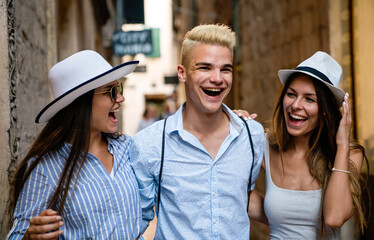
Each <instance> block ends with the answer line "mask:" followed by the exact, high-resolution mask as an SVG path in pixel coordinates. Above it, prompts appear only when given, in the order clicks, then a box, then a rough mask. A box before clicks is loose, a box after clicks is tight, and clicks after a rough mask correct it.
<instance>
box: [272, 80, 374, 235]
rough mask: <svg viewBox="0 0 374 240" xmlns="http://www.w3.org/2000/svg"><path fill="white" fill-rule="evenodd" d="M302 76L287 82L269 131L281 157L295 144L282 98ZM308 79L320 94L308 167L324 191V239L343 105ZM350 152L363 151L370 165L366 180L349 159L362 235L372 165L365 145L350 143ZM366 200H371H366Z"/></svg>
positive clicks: (316, 81)
mask: <svg viewBox="0 0 374 240" xmlns="http://www.w3.org/2000/svg"><path fill="white" fill-rule="evenodd" d="M300 75H305V74H302V73H294V74H292V75H291V76H290V77H289V78H288V80H287V81H286V83H285V85H284V87H283V89H282V90H281V93H280V96H279V99H278V101H277V104H276V106H275V111H274V114H273V118H272V127H271V130H270V131H269V132H268V139H269V144H270V146H271V147H272V148H273V149H274V150H276V151H277V152H278V153H279V154H280V156H282V152H284V151H286V150H287V149H288V148H289V147H290V146H291V144H292V136H290V134H289V133H288V132H287V128H286V123H285V118H284V109H283V99H284V96H285V94H286V92H287V89H288V87H289V86H290V84H291V82H292V80H294V79H295V78H296V77H298V76H300ZM306 76H308V77H309V78H310V79H311V80H312V82H313V84H314V87H315V90H316V94H317V104H318V123H317V127H316V128H315V129H314V130H313V131H312V132H311V135H310V138H309V150H308V152H307V154H308V156H309V160H308V165H309V170H310V173H311V174H312V176H313V177H314V179H316V180H317V181H318V182H319V184H320V185H321V188H322V199H321V209H320V227H321V238H322V239H323V238H324V236H325V232H326V227H325V221H324V215H323V204H324V196H325V192H326V188H327V185H328V183H329V180H330V176H331V168H332V167H333V166H334V161H335V155H336V151H337V145H336V133H337V131H338V128H339V123H340V120H341V118H342V114H341V112H340V103H339V102H338V101H337V100H336V99H335V98H334V97H331V96H333V94H332V92H331V91H330V89H329V88H327V87H326V86H325V85H324V84H323V83H322V82H321V81H319V80H316V79H314V78H313V77H311V76H309V75H306ZM350 151H361V152H362V154H363V156H364V161H365V162H366V164H367V166H368V167H367V172H366V174H365V176H366V179H365V177H363V176H362V175H361V173H360V171H358V170H357V167H356V166H355V164H354V163H353V161H352V160H351V159H349V163H348V165H349V171H350V172H351V174H349V185H350V191H351V195H352V200H353V216H354V217H355V219H356V230H357V232H361V233H363V231H364V229H365V227H366V226H367V220H368V217H369V216H368V215H366V214H368V213H369V212H370V211H368V209H369V210H370V194H369V188H368V186H367V177H368V172H369V165H368V159H367V157H366V155H365V149H364V148H363V146H361V145H360V144H358V143H357V142H355V141H351V143H350ZM281 159H282V158H281ZM282 161H283V160H282ZM282 166H283V162H282ZM365 197H367V198H369V199H365ZM365 203H367V204H368V205H367V207H368V209H366V204H365Z"/></svg>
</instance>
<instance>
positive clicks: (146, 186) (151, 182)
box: [130, 136, 155, 233]
mask: <svg viewBox="0 0 374 240" xmlns="http://www.w3.org/2000/svg"><path fill="white" fill-rule="evenodd" d="M141 141H142V139H141V137H137V136H135V137H134V142H133V145H132V147H131V149H130V162H131V166H132V168H133V170H134V172H135V175H136V179H137V181H138V186H139V193H140V204H141V207H142V223H141V232H142V233H144V231H145V230H146V229H147V227H148V225H149V222H150V221H152V220H153V218H154V211H153V207H154V205H155V178H154V175H153V174H151V172H152V171H151V169H152V164H151V163H150V161H149V159H151V156H149V154H148V153H147V152H148V151H146V149H144V147H143V146H142V144H143V145H144V143H142V144H140V142H141Z"/></svg>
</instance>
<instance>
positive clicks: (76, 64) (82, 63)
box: [48, 50, 113, 98]
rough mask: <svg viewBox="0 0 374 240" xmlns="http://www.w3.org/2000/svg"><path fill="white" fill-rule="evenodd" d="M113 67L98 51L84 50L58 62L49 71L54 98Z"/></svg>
mask: <svg viewBox="0 0 374 240" xmlns="http://www.w3.org/2000/svg"><path fill="white" fill-rule="evenodd" d="M112 68H113V67H112V66H111V65H110V64H109V63H108V62H107V61H106V60H105V59H104V58H103V57H102V56H101V55H100V54H98V53H97V52H95V51H91V50H84V51H81V52H78V53H75V54H73V55H71V56H70V57H68V58H66V59H64V60H62V61H61V62H58V63H57V64H56V65H54V66H53V67H52V68H51V70H50V71H49V73H48V80H49V84H50V87H51V89H52V94H53V97H54V98H58V97H60V96H61V95H62V94H64V93H66V92H68V91H69V90H71V89H74V88H75V87H77V86H79V85H80V84H82V83H84V82H86V81H87V80H89V79H92V78H94V77H95V76H98V75H100V74H102V73H104V72H106V71H109V70H111V69H112Z"/></svg>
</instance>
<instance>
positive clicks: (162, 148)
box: [157, 118, 167, 213]
mask: <svg viewBox="0 0 374 240" xmlns="http://www.w3.org/2000/svg"><path fill="white" fill-rule="evenodd" d="M166 120H167V118H165V121H164V130H162V147H161V164H160V174H159V175H158V194H157V213H158V210H159V209H160V198H161V176H162V168H163V166H164V153H165V127H166Z"/></svg>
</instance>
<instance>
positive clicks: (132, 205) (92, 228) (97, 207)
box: [8, 136, 141, 240]
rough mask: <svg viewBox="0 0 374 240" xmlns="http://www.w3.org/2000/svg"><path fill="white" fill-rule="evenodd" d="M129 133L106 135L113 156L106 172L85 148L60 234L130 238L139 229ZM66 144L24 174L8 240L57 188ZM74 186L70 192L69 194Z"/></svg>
mask: <svg viewBox="0 0 374 240" xmlns="http://www.w3.org/2000/svg"><path fill="white" fill-rule="evenodd" d="M131 144H132V138H131V137H128V136H121V137H120V138H119V139H117V140H115V139H109V138H108V151H109V152H110V153H111V154H112V155H113V158H114V161H113V169H112V173H111V175H109V173H108V171H107V170H106V169H105V167H104V165H103V164H102V163H101V162H100V160H99V159H97V158H96V157H95V156H94V155H92V154H90V153H88V156H87V160H86V162H85V163H84V165H83V167H82V169H81V171H80V173H79V177H78V181H77V184H76V187H75V190H73V189H74V181H75V180H74V179H76V177H77V174H78V169H76V170H75V172H74V176H73V179H72V183H71V184H70V186H69V193H68V196H67V201H66V203H65V206H64V209H63V212H62V214H61V215H62V221H63V222H64V225H63V226H62V227H61V229H62V230H63V235H62V236H61V237H60V239H82V238H84V239H130V240H133V239H135V238H136V237H137V236H138V235H139V232H140V221H141V208H140V201H139V200H140V199H139V191H138V186H137V182H136V179H135V175H134V173H133V170H132V169H131V166H130V164H129V154H128V151H129V148H130V146H131ZM70 147H71V145H70V144H68V143H66V144H65V145H63V146H62V147H61V148H60V149H59V150H58V151H55V152H50V153H48V154H46V155H45V156H43V158H42V159H41V162H40V163H39V164H38V165H37V166H36V168H35V169H34V170H33V172H32V173H31V175H30V177H29V178H28V179H27V181H26V183H25V185H24V187H23V189H22V191H21V193H20V196H19V198H18V201H17V205H16V208H15V211H14V218H13V227H12V229H11V231H10V233H9V234H8V237H9V238H10V239H22V236H23V235H24V233H25V232H26V230H27V228H28V227H29V221H30V219H31V218H32V217H34V216H38V215H39V214H40V212H41V211H43V210H44V209H47V207H48V201H49V200H50V197H51V196H52V194H53V192H54V190H55V189H56V187H57V184H58V180H59V178H60V174H61V172H62V169H63V166H64V163H65V159H66V158H67V157H68V155H69V151H70ZM73 191H74V193H73Z"/></svg>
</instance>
